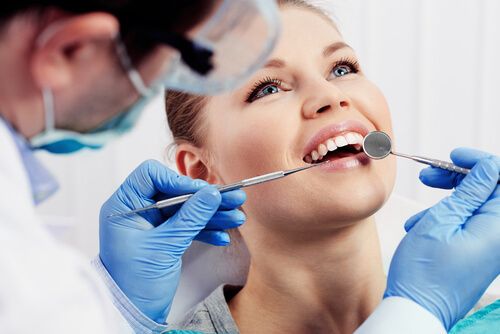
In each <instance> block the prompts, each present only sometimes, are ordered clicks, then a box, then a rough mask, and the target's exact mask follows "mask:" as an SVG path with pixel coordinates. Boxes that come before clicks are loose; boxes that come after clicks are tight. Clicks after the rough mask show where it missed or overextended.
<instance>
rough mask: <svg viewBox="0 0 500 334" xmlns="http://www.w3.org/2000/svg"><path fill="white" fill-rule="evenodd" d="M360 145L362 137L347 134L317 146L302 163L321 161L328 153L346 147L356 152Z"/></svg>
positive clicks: (357, 134) (355, 134)
mask: <svg viewBox="0 0 500 334" xmlns="http://www.w3.org/2000/svg"><path fill="white" fill-rule="evenodd" d="M362 143H363V136H362V135H360V134H359V133H356V132H348V133H345V134H343V135H342V136H336V137H334V138H329V139H328V140H327V141H326V142H324V143H321V144H319V145H318V147H317V149H316V150H314V151H312V152H311V153H310V154H308V155H307V156H306V157H305V158H304V161H305V162H307V163H312V162H314V161H318V160H321V159H323V158H324V157H325V156H326V155H327V154H328V152H332V151H335V150H336V149H337V148H339V147H344V146H347V145H352V146H353V147H354V148H355V149H356V150H358V151H360V150H361V148H362V147H361V144H362Z"/></svg>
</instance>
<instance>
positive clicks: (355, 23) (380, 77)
mask: <svg viewBox="0 0 500 334" xmlns="http://www.w3.org/2000/svg"><path fill="white" fill-rule="evenodd" d="M311 2H313V3H316V4H319V5H320V6H322V7H323V8H324V9H325V10H327V11H328V12H330V13H331V14H332V15H333V16H334V18H335V20H336V22H338V25H339V28H340V30H341V31H342V33H343V34H344V36H345V38H346V41H347V42H348V43H349V44H350V45H352V46H353V47H354V49H355V50H356V51H357V52H358V55H359V58H360V63H361V66H362V67H363V68H364V70H365V72H366V73H367V76H368V77H369V78H371V79H372V80H373V81H374V82H375V83H376V84H378V86H379V87H380V88H381V90H382V91H383V92H384V93H385V96H386V98H387V100H388V102H389V105H390V107H391V111H392V115H393V125H394V130H395V136H396V146H397V148H398V150H400V151H401V152H404V153H411V154H421V155H428V156H430V157H435V158H440V159H443V160H447V159H448V156H449V152H450V151H451V150H452V149H453V148H455V147H458V146H471V147H476V148H480V149H483V150H486V151H489V152H492V153H495V154H497V155H500V148H499V145H500V131H499V126H500V107H499V106H498V101H497V98H498V97H499V96H500V63H499V62H498V59H500V1H496V0H406V1H400V0H323V1H320V0H317V1H311ZM170 142H171V137H170V133H169V130H168V127H167V124H166V117H165V114H164V107H163V98H162V97H158V98H157V99H155V100H154V101H153V102H152V103H151V104H150V105H149V106H148V108H147V110H146V112H145V113H144V114H143V116H142V118H141V120H140V122H139V124H138V126H137V127H136V128H135V129H134V131H133V132H132V133H130V134H129V135H126V136H125V137H123V138H121V139H120V140H118V141H116V142H114V143H112V144H110V145H109V146H107V147H106V148H105V149H103V150H101V151H96V152H94V151H85V152H81V153H78V154H75V155H72V156H70V157H59V156H54V155H49V154H45V153H40V158H41V159H42V160H43V161H44V162H45V164H46V165H47V166H48V167H49V169H51V170H52V171H53V173H54V175H56V176H57V178H58V180H59V182H60V186H61V189H60V191H59V192H58V193H57V194H56V195H55V196H53V197H52V198H51V199H49V200H48V201H47V202H45V203H44V204H43V205H41V206H40V207H39V211H40V213H41V214H42V216H43V217H44V221H45V222H46V223H47V224H50V225H51V226H52V227H53V228H54V229H55V230H56V231H57V233H59V234H60V235H61V236H62V237H63V238H64V239H65V240H66V241H67V242H69V243H71V244H73V245H75V246H76V247H78V248H79V249H81V250H82V251H83V252H84V253H85V254H86V255H88V256H89V257H93V256H95V255H96V254H97V252H98V215H99V209H100V206H101V205H102V203H103V202H104V201H105V200H106V199H107V198H108V197H109V196H110V195H111V194H112V192H113V191H114V190H115V189H116V188H117V187H118V186H119V184H120V183H121V182H122V181H123V180H124V178H125V177H126V176H127V175H128V174H129V173H130V172H131V171H132V170H133V169H134V168H135V167H136V166H137V165H138V164H140V163H141V162H142V161H144V160H146V159H157V160H160V161H163V162H164V163H166V164H167V165H170V166H173V164H172V160H169V158H168V156H167V154H166V153H167V150H166V149H167V146H168V145H169V143H170ZM421 168H422V167H421V166H420V165H417V164H416V163H413V162H410V161H405V160H399V161H398V178H397V183H396V188H395V192H396V193H397V194H399V195H402V196H404V197H406V198H409V199H412V200H414V201H417V202H419V203H421V204H422V205H423V206H430V205H432V204H434V203H435V202H437V201H438V200H439V199H440V198H442V197H443V196H445V195H446V194H447V191H444V190H436V189H429V188H426V187H424V186H423V185H421V184H420V182H419V180H418V172H419V170H420V169H421ZM403 223H404V222H403V221H402V222H401V224H400V225H401V229H402V225H403Z"/></svg>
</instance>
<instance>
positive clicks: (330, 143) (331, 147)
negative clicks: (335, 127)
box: [326, 139, 337, 152]
mask: <svg viewBox="0 0 500 334" xmlns="http://www.w3.org/2000/svg"><path fill="white" fill-rule="evenodd" d="M326 148H327V149H328V151H330V152H331V151H335V150H336V149H337V145H335V142H334V141H333V139H328V140H327V141H326Z"/></svg>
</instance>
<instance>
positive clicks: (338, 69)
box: [333, 65, 352, 77]
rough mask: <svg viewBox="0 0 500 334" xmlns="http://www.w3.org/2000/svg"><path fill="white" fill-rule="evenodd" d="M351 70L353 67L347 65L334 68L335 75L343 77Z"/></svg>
mask: <svg viewBox="0 0 500 334" xmlns="http://www.w3.org/2000/svg"><path fill="white" fill-rule="evenodd" d="M351 72H352V70H351V68H350V67H349V66H346V65H340V66H337V67H335V68H334V69H333V75H335V76H336V77H343V76H344V75H347V74H349V73H351Z"/></svg>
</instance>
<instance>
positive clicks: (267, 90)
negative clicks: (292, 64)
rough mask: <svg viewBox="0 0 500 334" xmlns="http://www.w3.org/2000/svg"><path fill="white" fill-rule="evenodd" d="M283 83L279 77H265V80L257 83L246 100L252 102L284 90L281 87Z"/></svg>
mask: <svg viewBox="0 0 500 334" xmlns="http://www.w3.org/2000/svg"><path fill="white" fill-rule="evenodd" d="M281 85H282V82H281V80H279V79H272V78H265V79H264V80H262V81H260V82H258V83H257V84H255V86H254V87H253V88H252V90H251V91H250V93H249V94H248V96H247V99H246V102H248V103H251V102H253V101H255V100H257V99H260V98H262V97H265V96H267V95H272V94H276V93H279V92H280V91H281V90H282V89H281V88H280V86H281Z"/></svg>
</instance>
